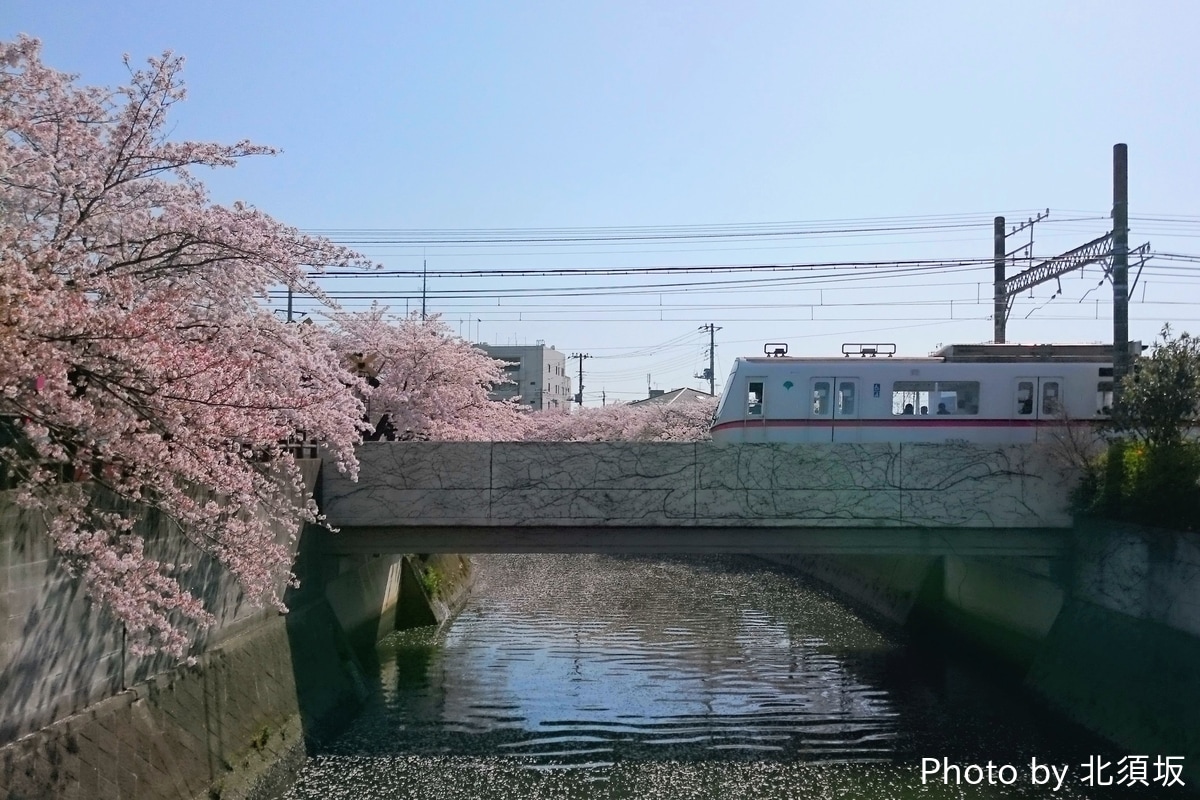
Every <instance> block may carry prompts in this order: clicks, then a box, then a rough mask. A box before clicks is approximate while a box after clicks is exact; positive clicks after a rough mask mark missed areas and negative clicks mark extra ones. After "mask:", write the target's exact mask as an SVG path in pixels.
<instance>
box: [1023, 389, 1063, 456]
mask: <svg viewBox="0 0 1200 800" xmlns="http://www.w3.org/2000/svg"><path fill="white" fill-rule="evenodd" d="M1065 386H1066V382H1065V381H1064V380H1063V379H1062V378H1061V377H1057V376H1056V377H1038V378H1034V377H1029V378H1017V380H1016V384H1015V386H1014V390H1013V402H1014V406H1015V407H1014V409H1013V416H1014V417H1016V419H1017V420H1019V421H1023V422H1026V423H1028V424H1027V425H1022V426H1020V428H1021V429H1022V430H1027V431H1030V433H1029V434H1028V435H1027V436H1021V437H1020V438H1021V439H1022V440H1024V441H1030V442H1036V441H1039V440H1041V439H1042V438H1044V435H1043V429H1044V428H1045V427H1046V426H1047V425H1048V424H1051V423H1053V422H1055V421H1061V420H1062V419H1063V418H1064V415H1065V407H1064V405H1063V389H1064V387H1065Z"/></svg>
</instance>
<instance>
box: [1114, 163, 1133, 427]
mask: <svg viewBox="0 0 1200 800" xmlns="http://www.w3.org/2000/svg"><path fill="white" fill-rule="evenodd" d="M1112 220H1113V231H1112V285H1113V403H1114V405H1115V404H1118V403H1120V402H1121V382H1122V381H1123V380H1124V379H1125V376H1126V375H1128V374H1129V148H1128V147H1126V146H1125V145H1124V144H1115V145H1113V210H1112Z"/></svg>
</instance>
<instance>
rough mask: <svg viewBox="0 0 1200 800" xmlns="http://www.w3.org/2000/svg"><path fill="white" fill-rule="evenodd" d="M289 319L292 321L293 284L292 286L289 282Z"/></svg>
mask: <svg viewBox="0 0 1200 800" xmlns="http://www.w3.org/2000/svg"><path fill="white" fill-rule="evenodd" d="M287 321H288V322H289V323H290V322H291V321H292V286H291V284H288V312H287Z"/></svg>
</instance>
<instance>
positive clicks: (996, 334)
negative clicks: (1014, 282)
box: [992, 217, 1008, 344]
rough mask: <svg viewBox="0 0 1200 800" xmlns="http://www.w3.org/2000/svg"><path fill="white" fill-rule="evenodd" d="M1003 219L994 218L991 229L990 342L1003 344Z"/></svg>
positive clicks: (1005, 312) (1005, 310) (1005, 302)
mask: <svg viewBox="0 0 1200 800" xmlns="http://www.w3.org/2000/svg"><path fill="white" fill-rule="evenodd" d="M1005 241H1006V237H1005V235H1004V217H996V219H995V221H994V224H993V227H992V259H993V261H992V265H993V267H994V270H995V274H994V276H993V280H994V282H995V292H994V297H995V303H994V305H993V310H992V319H993V323H992V332H993V336H992V341H994V342H995V343H996V344H1004V326H1005V322H1006V320H1005V317H1007V316H1008V295H1007V294H1006V293H1005V291H1004V257H1005V254H1004V248H1005Z"/></svg>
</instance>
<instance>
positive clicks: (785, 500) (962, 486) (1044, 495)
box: [322, 442, 1075, 529]
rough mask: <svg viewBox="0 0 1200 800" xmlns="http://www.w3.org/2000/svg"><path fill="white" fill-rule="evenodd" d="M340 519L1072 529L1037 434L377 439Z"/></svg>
mask: <svg viewBox="0 0 1200 800" xmlns="http://www.w3.org/2000/svg"><path fill="white" fill-rule="evenodd" d="M358 455H359V459H360V461H361V469H360V474H359V480H358V482H357V483H354V482H351V481H349V480H348V479H346V478H345V476H343V475H340V474H339V473H338V472H337V471H336V469H333V468H332V466H331V465H326V469H325V470H324V478H323V501H322V510H323V511H324V513H325V514H326V515H327V516H328V518H329V521H330V522H331V523H332V524H333V525H335V526H339V527H342V526H345V527H348V528H356V529H364V528H373V527H386V528H392V529H394V528H398V527H404V526H421V527H425V528H428V527H431V526H434V527H436V526H470V527H503V528H520V527H523V526H529V527H546V526H554V527H569V526H587V527H596V526H601V527H643V526H654V527H677V526H678V527H689V526H693V527H714V526H716V527H721V526H727V527H729V526H736V527H740V528H745V527H764V528H769V527H773V526H786V527H814V528H821V527H854V528H913V527H918V528H956V529H961V528H992V529H994V528H1025V529H1028V528H1066V527H1069V526H1070V525H1071V516H1070V513H1069V510H1068V507H1067V498H1068V494H1069V489H1070V486H1071V484H1072V482H1073V481H1074V479H1075V476H1074V474H1073V473H1072V471H1071V470H1069V469H1065V468H1064V467H1063V466H1062V465H1061V464H1058V463H1056V462H1055V459H1054V458H1053V454H1052V453H1051V452H1050V451H1049V450H1048V449H1047V448H1046V447H1045V446H1039V445H1011V446H983V445H944V444H905V445H899V444H820V445H817V444H786V445H785V444H736V445H734V444H714V443H711V442H696V443H671V442H666V443H643V442H627V443H574V442H572V443H558V442H555V443H540V442H539V443H534V442H495V443H488V442H371V443H366V444H364V445H363V446H362V447H360V448H359V450H358Z"/></svg>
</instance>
